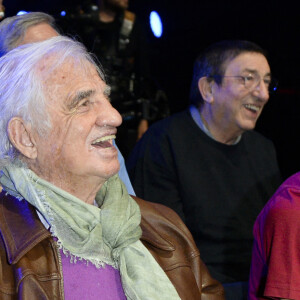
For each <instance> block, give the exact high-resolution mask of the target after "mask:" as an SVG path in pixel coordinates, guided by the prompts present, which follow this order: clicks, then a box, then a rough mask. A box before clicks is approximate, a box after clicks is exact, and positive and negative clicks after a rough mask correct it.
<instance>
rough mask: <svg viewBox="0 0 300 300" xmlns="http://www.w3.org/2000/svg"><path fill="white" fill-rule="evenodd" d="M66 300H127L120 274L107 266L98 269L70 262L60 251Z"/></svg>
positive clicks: (83, 262) (89, 265) (81, 263)
mask: <svg viewBox="0 0 300 300" xmlns="http://www.w3.org/2000/svg"><path fill="white" fill-rule="evenodd" d="M60 255H61V261H62V271H63V278H64V292H65V299H66V300H82V299H86V300H94V299H95V300H96V299H97V300H99V299H105V300H126V297H125V294H124V291H123V287H122V283H121V277H120V272H119V271H118V270H115V269H114V268H113V267H111V266H109V265H106V266H105V267H103V268H100V269H97V268H96V267H95V266H94V265H92V264H91V263H89V264H88V265H86V262H85V261H79V260H78V261H77V262H76V263H71V262H70V257H66V256H65V255H64V254H63V252H62V251H61V250H60Z"/></svg>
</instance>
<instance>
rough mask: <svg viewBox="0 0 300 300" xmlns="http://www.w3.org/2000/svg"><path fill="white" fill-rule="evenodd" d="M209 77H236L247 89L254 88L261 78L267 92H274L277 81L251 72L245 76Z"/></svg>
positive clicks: (216, 76)
mask: <svg viewBox="0 0 300 300" xmlns="http://www.w3.org/2000/svg"><path fill="white" fill-rule="evenodd" d="M209 77H211V78H214V79H216V78H237V79H239V80H240V81H241V83H242V84H243V85H244V86H245V88H246V89H248V90H250V91H251V90H254V89H255V88H256V87H257V86H258V85H259V83H260V82H261V80H263V82H264V84H265V86H266V87H267V89H268V91H269V93H270V94H271V93H274V92H275V91H276V90H277V86H278V81H277V80H276V79H275V78H268V77H267V78H261V77H260V76H259V75H258V74H256V73H253V74H249V75H247V76H242V75H237V76H221V75H214V76H209Z"/></svg>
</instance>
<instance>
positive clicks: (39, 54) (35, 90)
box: [0, 36, 105, 169]
mask: <svg viewBox="0 0 300 300" xmlns="http://www.w3.org/2000/svg"><path fill="white" fill-rule="evenodd" d="M48 58H50V59H48ZM45 59H48V60H47V62H49V63H47V68H45V69H43V70H42V71H40V70H38V67H41V64H42V61H45ZM66 62H68V63H72V64H73V66H76V68H80V69H81V70H83V71H86V70H88V68H89V66H90V65H89V64H88V62H89V63H91V64H92V65H93V66H94V67H95V68H96V70H97V72H98V74H99V76H100V78H101V79H102V80H104V81H105V78H104V73H103V71H102V69H101V68H100V67H99V66H98V64H97V63H96V60H95V58H94V57H93V56H92V55H91V54H89V53H88V52H87V50H86V48H85V47H84V46H83V45H82V44H81V43H79V42H77V41H74V40H72V39H70V38H68V37H63V36H57V37H53V38H51V39H48V40H45V41H42V42H37V43H32V44H26V45H22V46H19V47H17V48H15V49H14V50H12V51H10V52H8V53H7V54H6V55H4V56H2V57H1V58H0V169H1V168H2V167H4V166H5V165H7V164H9V163H14V162H15V159H16V158H18V157H19V155H20V154H19V153H18V151H17V150H16V149H15V148H14V147H13V145H12V144H11V143H10V140H9V137H8V132H7V126H8V123H9V121H10V120H11V118H13V117H20V118H22V119H23V120H24V121H25V122H26V123H27V124H30V125H31V126H32V128H34V129H35V130H37V132H38V134H40V135H45V134H46V133H47V132H48V130H49V128H51V120H50V118H49V116H48V114H47V113H46V109H45V102H46V99H47V95H46V91H45V90H46V86H45V80H46V79H47V78H48V77H49V76H50V75H51V73H52V72H53V71H54V70H56V69H57V68H58V67H60V66H61V65H62V64H64V63H66Z"/></svg>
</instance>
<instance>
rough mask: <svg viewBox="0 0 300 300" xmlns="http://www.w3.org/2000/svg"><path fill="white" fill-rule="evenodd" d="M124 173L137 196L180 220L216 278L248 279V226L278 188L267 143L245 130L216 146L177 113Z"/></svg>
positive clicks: (153, 130) (154, 131)
mask: <svg viewBox="0 0 300 300" xmlns="http://www.w3.org/2000/svg"><path fill="white" fill-rule="evenodd" d="M127 170H128V173H129V176H130V179H131V182H132V184H133V187H134V190H135V192H136V195H137V196H139V197H142V198H144V199H146V200H151V201H155V202H159V203H162V204H164V205H167V206H169V207H171V208H173V209H174V210H175V211H176V212H177V213H178V214H179V215H180V216H181V217H182V218H183V220H185V222H186V224H187V226H188V228H189V229H190V231H191V233H192V234H193V237H194V239H195V241H196V243H197V245H198V247H199V249H200V253H201V256H202V258H203V260H204V261H205V263H206V264H207V266H208V268H209V269H210V271H211V273H212V275H213V276H214V277H215V278H216V279H218V280H219V281H221V282H224V283H225V282H236V281H247V280H248V275H249V266H250V260H251V249H252V242H253V237H252V227H253V224H254V221H255V219H256V217H257V215H258V213H259V212H260V210H261V209H262V208H263V206H264V204H265V203H266V202H267V200H268V199H269V198H270V196H271V195H272V194H273V193H274V192H275V190H276V188H277V187H278V186H279V184H280V182H281V178H280V172H279V168H278V165H277V160H276V154H275V149H274V147H273V144H272V142H271V141H269V140H267V139H266V138H264V137H263V136H262V135H260V134H259V133H257V132H255V131H248V132H245V133H244V134H243V135H242V138H241V140H240V142H239V143H238V144H236V145H225V144H222V143H219V142H217V141H215V140H213V139H211V138H210V137H209V136H207V135H206V134H205V133H204V132H203V131H202V130H201V129H200V128H199V127H198V126H197V125H196V123H195V122H194V120H193V119H192V117H191V115H190V113H189V111H184V112H181V113H178V114H176V115H173V116H171V117H169V118H167V119H164V120H161V121H159V122H157V123H155V124H154V125H152V126H151V127H150V128H149V129H148V131H147V132H146V133H145V135H144V136H143V138H142V139H141V140H140V142H139V143H138V144H137V145H136V147H135V148H134V150H133V152H132V153H131V156H130V158H129V160H128V162H127Z"/></svg>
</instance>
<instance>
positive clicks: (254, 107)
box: [245, 104, 259, 112]
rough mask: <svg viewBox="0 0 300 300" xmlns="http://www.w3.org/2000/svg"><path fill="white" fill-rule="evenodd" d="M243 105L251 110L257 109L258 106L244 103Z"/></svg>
mask: <svg viewBox="0 0 300 300" xmlns="http://www.w3.org/2000/svg"><path fill="white" fill-rule="evenodd" d="M245 107H246V108H249V109H251V110H254V111H256V112H257V111H259V107H258V106H256V105H253V104H245Z"/></svg>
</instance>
